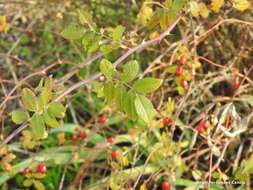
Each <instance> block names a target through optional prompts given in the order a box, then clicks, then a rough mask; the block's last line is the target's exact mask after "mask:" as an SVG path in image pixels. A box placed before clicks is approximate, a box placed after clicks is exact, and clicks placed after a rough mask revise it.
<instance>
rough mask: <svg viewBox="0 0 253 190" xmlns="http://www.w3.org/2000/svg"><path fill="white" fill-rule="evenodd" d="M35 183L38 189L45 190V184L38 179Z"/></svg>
mask: <svg viewBox="0 0 253 190" xmlns="http://www.w3.org/2000/svg"><path fill="white" fill-rule="evenodd" d="M33 185H34V187H35V188H36V189H37V190H45V186H44V185H43V183H41V182H40V181H38V180H34V181H33Z"/></svg>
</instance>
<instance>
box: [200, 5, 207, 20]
mask: <svg viewBox="0 0 253 190" xmlns="http://www.w3.org/2000/svg"><path fill="white" fill-rule="evenodd" d="M199 10H200V15H201V16H202V17H204V18H207V17H208V16H209V10H208V8H207V7H206V4H205V3H199Z"/></svg>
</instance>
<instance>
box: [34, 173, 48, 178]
mask: <svg viewBox="0 0 253 190" xmlns="http://www.w3.org/2000/svg"><path fill="white" fill-rule="evenodd" d="M45 176H46V174H44V173H35V174H33V177H34V178H36V179H42V178H44V177H45Z"/></svg>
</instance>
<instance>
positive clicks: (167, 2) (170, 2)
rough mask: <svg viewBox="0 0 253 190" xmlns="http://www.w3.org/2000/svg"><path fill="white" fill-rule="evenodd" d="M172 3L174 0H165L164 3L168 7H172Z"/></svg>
mask: <svg viewBox="0 0 253 190" xmlns="http://www.w3.org/2000/svg"><path fill="white" fill-rule="evenodd" d="M172 3H173V1H172V0H166V1H165V2H164V5H165V6H166V7H167V8H170V7H171V6H172Z"/></svg>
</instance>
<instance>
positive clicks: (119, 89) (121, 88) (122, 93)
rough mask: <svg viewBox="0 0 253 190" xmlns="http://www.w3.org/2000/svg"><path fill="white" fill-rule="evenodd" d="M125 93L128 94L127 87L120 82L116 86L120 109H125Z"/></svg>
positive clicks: (117, 103) (117, 101) (116, 98)
mask: <svg viewBox="0 0 253 190" xmlns="http://www.w3.org/2000/svg"><path fill="white" fill-rule="evenodd" d="M125 94H126V88H125V87H124V85H123V84H118V85H117V86H116V88H115V93H114V95H115V101H116V105H117V106H118V108H119V109H121V110H124V109H123V106H124V104H123V101H124V98H125Z"/></svg>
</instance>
